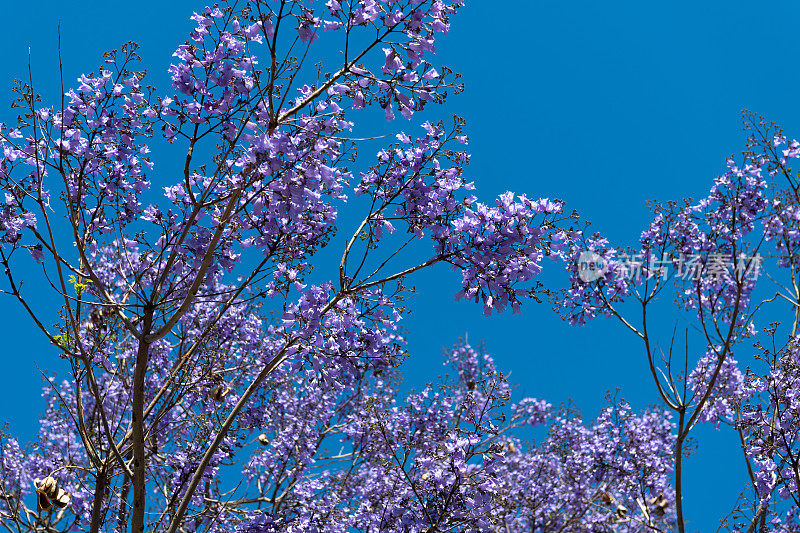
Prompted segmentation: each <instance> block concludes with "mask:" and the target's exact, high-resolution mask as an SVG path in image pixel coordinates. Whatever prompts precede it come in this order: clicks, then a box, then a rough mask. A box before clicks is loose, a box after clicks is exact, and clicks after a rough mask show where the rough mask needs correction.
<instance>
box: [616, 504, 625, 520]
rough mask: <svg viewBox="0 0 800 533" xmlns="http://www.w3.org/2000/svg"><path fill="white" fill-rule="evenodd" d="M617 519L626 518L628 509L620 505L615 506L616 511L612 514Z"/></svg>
mask: <svg viewBox="0 0 800 533" xmlns="http://www.w3.org/2000/svg"><path fill="white" fill-rule="evenodd" d="M614 515H615V516H616V517H617V518H628V508H627V507H625V506H624V505H622V504H619V505H617V511H616V512H615V513H614Z"/></svg>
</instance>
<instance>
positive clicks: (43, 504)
mask: <svg viewBox="0 0 800 533" xmlns="http://www.w3.org/2000/svg"><path fill="white" fill-rule="evenodd" d="M36 503H37V505H38V506H39V509H41V510H42V511H47V510H48V509H50V508H51V507H52V506H53V504H52V503H50V499H49V498H48V497H47V496H45V495H44V494H42V493H41V492H37V493H36Z"/></svg>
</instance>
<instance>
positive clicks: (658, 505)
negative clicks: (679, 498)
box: [650, 494, 669, 516]
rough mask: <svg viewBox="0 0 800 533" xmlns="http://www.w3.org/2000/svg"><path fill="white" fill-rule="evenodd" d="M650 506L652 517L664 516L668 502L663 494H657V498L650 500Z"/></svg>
mask: <svg viewBox="0 0 800 533" xmlns="http://www.w3.org/2000/svg"><path fill="white" fill-rule="evenodd" d="M650 506H651V507H652V508H653V514H654V515H656V516H664V514H665V513H666V509H667V506H669V500H667V499H666V498H665V497H664V495H663V494H659V495H658V496H655V497H653V498H650Z"/></svg>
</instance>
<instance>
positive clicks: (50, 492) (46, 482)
mask: <svg viewBox="0 0 800 533" xmlns="http://www.w3.org/2000/svg"><path fill="white" fill-rule="evenodd" d="M34 484H36V480H34ZM36 492H38V493H39V494H44V495H45V496H47V497H48V498H49V499H51V500H52V499H55V497H56V496H57V495H58V480H57V479H56V478H54V477H52V476H47V477H46V478H44V479H43V480H41V481H40V482H39V483H38V485H37V486H36Z"/></svg>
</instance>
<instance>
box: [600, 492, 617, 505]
mask: <svg viewBox="0 0 800 533" xmlns="http://www.w3.org/2000/svg"><path fill="white" fill-rule="evenodd" d="M600 499H601V500H602V501H603V503H604V504H606V505H611V504H612V503H614V498H613V497H612V496H611V494H609V493H608V492H603V493H601V494H600Z"/></svg>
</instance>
